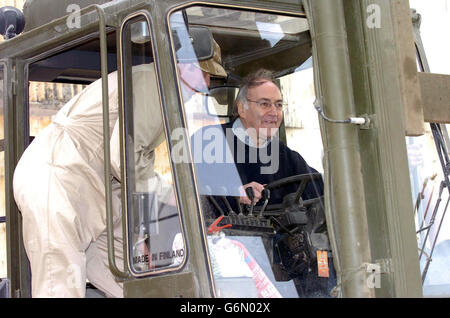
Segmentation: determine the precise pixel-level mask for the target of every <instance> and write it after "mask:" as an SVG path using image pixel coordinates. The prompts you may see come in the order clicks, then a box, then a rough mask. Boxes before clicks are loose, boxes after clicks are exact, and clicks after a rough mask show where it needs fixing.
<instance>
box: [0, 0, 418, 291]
mask: <svg viewBox="0 0 450 318" xmlns="http://www.w3.org/2000/svg"><path fill="white" fill-rule="evenodd" d="M42 2H43V1H40V2H38V1H28V2H27V6H25V8H24V9H26V10H24V11H25V12H24V13H25V21H26V24H25V25H26V26H25V31H24V33H23V34H20V35H16V36H15V37H13V38H11V39H10V40H8V41H6V42H4V43H2V44H0V66H1V67H2V70H3V76H4V77H3V78H4V79H5V80H4V92H8V94H4V97H3V100H4V104H5V108H4V109H5V132H6V134H5V140H7V141H9V142H7V143H5V155H6V159H5V162H6V167H5V171H8V174H7V175H6V184H5V186H6V194H7V195H6V200H7V215H6V216H7V220H8V223H7V226H8V227H9V230H8V241H9V243H8V244H9V245H8V246H10V247H11V248H9V250H8V259H9V265H8V277H10V278H11V281H10V290H11V294H10V295H11V296H14V297H28V296H32V294H31V288H30V271H29V268H28V264H27V258H26V253H25V250H24V247H23V243H22V235H21V217H20V211H18V209H17V206H16V205H15V202H14V196H13V188H12V177H13V172H14V168H15V166H16V165H17V162H18V161H19V160H20V157H21V155H22V153H23V152H24V151H25V150H26V148H27V146H28V145H29V144H30V140H31V139H30V137H32V136H31V135H33V134H32V133H30V131H31V130H32V127H31V122H32V117H33V113H32V112H31V102H30V94H31V92H30V90H29V87H31V86H30V83H32V82H45V83H55V84H56V83H64V84H71V85H75V84H76V85H84V86H83V88H84V87H85V85H92V83H95V82H97V84H99V83H101V85H99V86H102V92H103V98H102V108H103V127H102V131H103V136H104V149H105V152H104V175H105V180H110V179H111V175H112V176H113V177H114V179H115V180H116V181H120V183H119V184H120V190H121V192H120V197H121V211H122V212H121V214H120V218H121V223H122V233H123V236H122V237H115V236H114V231H113V216H114V215H115V213H116V212H117V207H114V206H112V204H111V200H112V199H111V196H112V192H113V190H112V189H111V182H105V200H106V207H107V208H106V211H105V214H106V220H107V227H106V228H105V232H106V233H107V236H108V263H109V269H110V271H111V273H112V274H113V275H114V277H115V279H116V280H117V281H119V282H121V283H123V293H124V296H125V297H239V298H242V297H246V298H248V297H289V298H292V297H332V296H336V295H337V296H342V295H344V296H345V297H374V296H380V297H400V296H403V297H404V296H410V295H412V296H420V295H421V284H420V273H419V266H418V260H417V242H416V240H415V233H414V220H413V217H411V216H410V215H409V214H408V213H410V210H409V208H410V205H411V202H412V200H411V198H410V197H408V195H407V194H402V196H401V197H397V196H396V195H394V194H393V193H391V191H390V190H392V189H393V188H395V187H397V188H398V187H406V188H407V187H409V186H410V183H409V180H408V178H407V177H405V175H407V174H404V172H405V169H406V170H407V165H405V164H404V162H407V160H406V161H405V159H406V148H405V144H404V136H405V131H407V133H410V132H408V129H410V126H409V124H410V123H411V122H413V121H415V120H416V119H414V118H410V117H414V116H410V117H408V119H407V120H404V116H405V114H404V113H403V111H404V109H406V106H405V105H406V104H407V102H408V101H409V100H412V98H410V99H408V98H409V97H408V98H405V95H402V94H404V92H405V89H404V86H402V85H405V82H406V83H407V84H408V85H410V86H408V88H411V87H412V86H413V85H416V86H414V87H415V88H419V90H420V85H419V84H418V83H417V74H416V73H414V72H416V65H413V66H414V72H411V68H410V67H411V64H408V63H402V62H403V60H401V61H400V60H397V57H398V56H401V54H397V53H398V52H400V53H405V52H407V53H405V55H407V58H410V57H411V55H412V56H414V55H415V53H414V52H412V53H411V50H409V49H405V47H406V46H407V45H406V46H401V45H400V44H399V45H398V46H397V45H392V46H390V47H383V49H381V46H380V43H384V42H383V39H384V38H387V37H389V36H391V33H389V32H391V31H392V30H391V29H389V28H385V29H382V30H375V31H373V30H372V29H371V28H370V26H369V25H368V24H365V23H361V21H362V20H364V19H362V20H361V21H360V20H358V17H359V18H361V15H367V11H365V8H362V6H361V7H360V6H358V5H356V4H355V3H356V2H345V3H344V2H342V1H334V0H333V1H291V0H289V1H288V0H286V1H278V2H273V1H249V2H245V4H243V3H242V2H239V1H232V0H230V1H207V2H192V1H181V0H180V1H178V0H176V1H157V0H146V1H138V0H136V1H129V0H116V1H79V4H77V5H76V6H75V7H73V6H70V8H71V10H69V5H72V3H73V2H74V1H58V5H56V4H54V3H53V2H52V6H53V5H55V10H54V12H55V16H52V17H47V18H46V19H41V18H40V15H42V14H41V13H42V12H41V11H40V10H39V9H38V8H41V9H42ZM44 2H45V1H44ZM75 2H76V1H75ZM381 2H382V1H381ZM38 3H39V4H38ZM399 3H401V5H400V4H399ZM399 3H397V2H396V3H395V4H386V3H385V2H383V3H382V4H380V5H379V6H380V8H381V9H383V10H385V11H383V12H391V11H392V12H394V11H395V10H397V11H395V12H396V14H398V15H400V16H401V17H403V18H405V17H410V16H409V14H410V13H409V7H408V10H407V12H406V10H404V9H405V8H404V7H401V6H402V5H404V4H405V2H402V1H401V2H399ZM400 7H401V8H400ZM74 8H75V9H74ZM400 9H401V10H400ZM402 10H403V11H402ZM67 13H69V14H67ZM355 13H357V14H355ZM387 16H388V15H387ZM389 17H391V16H390V15H389ZM393 17H394V15H392V18H393ZM393 19H394V18H393ZM358 23H361V25H363V24H364V28H365V27H367V28H369V29H364V28H362V29H363V30H364V32H366V33H364V32H363V31H361V29H359V28H356V25H358ZM346 25H347V28H346ZM409 26H410V25H409ZM352 27H355V28H354V29H355V30H357V31H358V32H356V31H355V32H353V31H352V32H350V31H349V30H350V29H351V28H352ZM397 31H398V30H396V32H397ZM375 32H378V33H375ZM394 33H395V32H394ZM400 35H401V34H400V33H399V32H397V33H395V36H397V38H396V39H400V38H402V37H401V36H400ZM403 38H405V37H403ZM367 39H370V41H369V40H367ZM406 39H410V38H409V37H406ZM411 39H412V35H411ZM404 41H406V40H404ZM394 43H396V42H395V41H394ZM215 44H216V45H217V46H218V47H219V48H220V52H221V54H220V59H221V61H220V62H221V66H222V67H223V69H224V70H225V72H226V76H223V75H222V76H217V75H214V74H212V75H210V76H209V78H207V77H205V75H204V73H202V71H201V64H202V63H203V62H205V61H208V60H210V59H211V57H214V54H215V51H214V47H215ZM401 44H402V45H403V44H404V43H403V42H402V43H401ZM408 44H410V43H408ZM364 49H366V50H364ZM393 56H394V57H396V58H394V59H393ZM402 57H403V56H402ZM407 58H405V60H407V61H409V60H410V59H407ZM373 61H376V62H377V63H375V64H373V65H372V64H370V63H372V62H373ZM393 63H394V64H395V67H392V64H393ZM361 65H369V66H370V67H369V66H368V67H367V68H361V67H360V66H361ZM185 66H186V67H187V68H186V69H187V71H186V70H185V69H184V67H185ZM141 68H148V69H151V72H152V73H153V74H155V77H152V78H150V79H149V80H145V81H137V80H136V79H135V78H134V77H133V74H134V72H135V70H139V69H141ZM261 68H263V69H267V70H270V71H271V72H272V73H273V75H274V78H275V81H276V82H277V84H278V86H279V88H280V91H281V93H282V96H283V103H284V104H286V105H285V106H284V108H283V109H282V112H283V121H282V123H281V125H280V127H279V129H278V132H277V134H276V138H277V139H279V140H280V141H281V142H282V143H283V144H285V145H287V146H288V147H289V148H290V149H292V150H294V151H296V152H298V153H299V154H300V155H301V156H302V157H303V158H304V159H305V160H306V162H307V163H308V165H309V166H311V167H313V168H314V169H315V170H314V171H312V172H311V173H308V174H302V175H292V176H290V177H289V178H283V179H280V180H273V182H271V183H269V184H266V185H265V188H266V189H267V190H268V191H267V192H265V195H264V197H263V198H262V200H261V201H260V202H259V203H258V204H256V202H252V203H251V204H250V205H247V206H245V205H242V204H239V203H237V200H238V199H239V197H243V196H248V197H249V198H250V199H252V194H251V192H245V191H244V190H243V186H244V185H245V183H246V182H244V181H243V176H242V171H239V169H238V168H237V166H236V162H235V161H234V160H230V158H231V159H232V158H233V157H232V155H233V154H231V155H230V149H232V147H229V144H228V143H227V135H226V133H225V132H224V131H222V130H220V129H213V130H212V132H211V133H209V134H207V135H205V134H203V135H202V137H203V138H201V140H200V147H198V144H197V141H198V140H196V136H197V134H196V133H197V132H198V131H201V130H202V129H204V128H205V127H211V126H212V127H216V128H218V127H221V126H220V125H222V124H225V123H232V122H233V121H234V120H235V119H236V111H235V107H236V96H237V94H238V88H239V85H240V84H241V82H242V79H243V78H244V77H245V76H246V75H248V74H250V73H252V72H254V71H257V70H259V69H261ZM185 71H186V72H185ZM114 72H115V73H114ZM112 73H114V74H116V77H115V80H116V81H117V84H114V85H117V88H118V94H117V96H116V97H114V98H115V100H114V101H113V102H114V103H116V104H117V105H118V106H117V109H116V110H115V111H116V114H115V116H117V121H115V122H110V120H109V118H108V114H110V112H111V111H112V109H111V108H110V106H111V104H112V101H111V99H110V98H107V97H108V94H107V91H108V85H110V86H111V85H112V83H109V82H108V74H112ZM404 74H409V75H408V76H410V77H411V74H413V75H414V76H416V77H414V76H413V77H414V78H415V79H416V81H414V80H411V78H410V77H409V78H408V81H405V77H404V76H403V75H404ZM414 78H413V79H414ZM388 83H389V84H388ZM411 83H412V84H411ZM208 84H209V85H208ZM102 92H99V94H101V93H102ZM150 92H153V93H152V95H151V96H150V97H149V98H144V101H142V103H141V100H140V99H138V98H136V96H137V95H136V94H143V95H144V96H145V94H149V93H150ZM417 100H418V101H419V102H420V101H421V100H420V98H419V99H414V101H417ZM393 101H395V102H398V103H394V102H393ZM149 103H150V104H151V107H150V106H144V107H142V105H149ZM393 104H395V106H392V105H393ZM399 105H400V106H399ZM253 106H254V105H253ZM253 106H252V107H253ZM401 106H404V108H402V107H401ZM58 110H59V108H58V107H56V108H55V109H53V113H52V115H53V114H55V113H56V112H57V111H58ZM46 111H47V110H46ZM406 113H408V112H406ZM420 120H421V121H420ZM394 122H395V124H393V123H394ZM419 122H420V123H422V124H423V117H422V118H421V119H420V118H419ZM405 125H407V126H408V127H407V128H406V129H405ZM158 127H161V128H160V130H159V133H158V134H157V136H155V135H153V136H152V138H147V137H148V136H149V135H148V134H149V133H154V131H155V130H156V129H157V128H158ZM419 133H420V129H419ZM113 137H114V138H116V139H115V140H116V142H117V143H116V144H115V146H117V147H115V148H114V147H113V146H112V144H110V140H111V139H112V138H113ZM149 140H151V142H150V141H149ZM217 142H219V143H220V144H221V147H216V144H217ZM194 146H195V147H194ZM144 153H145V154H151V156H150V158H151V159H150V160H148V161H147V162H146V164H144V165H142V158H143V157H142V156H143V154H144ZM205 162H206V163H207V164H208V169H203V168H202V166H201V165H200V164H199V163H205ZM402 162H403V163H402ZM273 163H274V162H273ZM277 165H278V166H279V165H289V163H288V162H283V161H279V162H277ZM381 171H382V172H383V173H381ZM319 181H320V182H323V183H324V187H323V190H322V191H318V192H317V195H315V196H313V197H305V196H304V195H303V192H304V190H305V188H307V187H309V185H310V184H316V183H317V182H319ZM285 186H287V187H289V188H290V189H293V190H292V191H290V193H289V194H288V195H286V196H285V197H284V198H283V199H282V200H281V201H280V202H276V203H275V204H270V192H271V191H275V189H278V188H280V187H285ZM406 192H408V191H406ZM231 203H232V204H231ZM386 233H387V235H386ZM12 264H16V265H15V266H12ZM372 265H374V266H375V267H374V266H372ZM373 268H378V269H380V268H382V274H383V275H382V276H381V278H380V279H381V284H380V285H376V288H375V287H374V284H371V282H372V279H373V278H374V277H375V276H374V273H373V271H372V269H373ZM399 273H401V274H399ZM378 274H380V272H377V275H378ZM31 275H32V273H31ZM396 275H397V276H396ZM418 277H419V279H418ZM378 278H379V277H378V276H377V279H378ZM380 286H381V287H380Z"/></svg>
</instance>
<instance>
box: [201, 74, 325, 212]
mask: <svg viewBox="0 0 450 318" xmlns="http://www.w3.org/2000/svg"><path fill="white" fill-rule="evenodd" d="M235 106H236V107H235V109H234V112H233V119H232V120H231V121H230V122H229V123H226V124H223V125H221V126H220V127H221V128H222V129H223V132H224V134H225V135H226V139H227V142H224V139H223V138H222V137H220V138H217V136H215V138H214V141H213V142H214V143H215V145H214V147H215V148H216V153H217V152H221V151H222V147H223V149H224V150H223V153H224V154H225V153H226V152H227V151H228V150H227V149H225V148H227V146H228V147H229V150H230V151H231V153H232V157H233V162H230V160H228V157H227V156H225V155H224V158H225V157H227V158H225V161H223V162H221V163H217V162H212V160H210V161H209V162H205V161H208V160H205V151H204V154H203V159H204V160H203V161H202V162H200V163H199V162H197V163H196V171H197V176H198V180H199V182H200V186H201V187H202V186H203V188H208V186H210V185H211V184H213V186H211V188H213V190H212V193H211V194H212V195H217V194H218V193H217V190H216V191H215V190H214V188H217V184H224V185H225V188H226V189H225V190H224V192H227V193H223V194H221V195H226V196H235V195H234V194H230V192H233V189H231V188H233V187H234V186H235V182H234V183H233V185H232V186H230V182H228V183H229V184H228V185H227V184H226V183H227V179H226V178H228V179H231V177H230V175H232V173H231V172H233V170H237V172H238V174H239V177H240V179H241V184H242V185H243V186H242V187H241V189H240V190H241V191H240V197H239V202H240V203H241V204H245V205H250V204H251V199H250V198H249V197H248V196H247V195H246V194H245V191H244V190H245V189H246V188H248V187H252V188H253V193H254V204H255V205H256V204H258V201H260V202H259V204H263V202H262V201H264V200H261V198H262V192H263V190H264V186H265V185H266V184H269V183H271V182H273V181H276V180H279V179H282V178H286V177H290V176H294V175H299V174H307V173H317V171H316V170H315V169H314V168H312V167H310V166H309V165H308V164H307V163H306V161H305V160H304V159H303V158H302V156H301V155H300V154H298V153H297V152H295V151H293V150H291V149H290V148H289V147H287V146H286V145H285V144H284V143H283V142H282V141H280V140H279V138H278V129H279V127H280V124H281V122H282V120H283V108H284V107H285V102H283V96H282V94H281V90H280V88H279V87H278V84H277V83H276V81H275V78H274V76H273V74H272V72H270V71H267V70H264V69H260V70H258V71H256V72H254V73H251V74H249V75H248V76H246V77H245V78H244V79H243V81H242V85H241V87H240V90H239V93H238V95H237V98H236V104H235ZM218 129H219V128H218V126H217V125H214V126H206V127H203V128H202V129H200V130H199V131H197V132H196V133H195V134H194V136H193V137H192V140H193V141H192V145H193V148H195V147H196V146H198V145H199V143H196V140H199V138H198V136H195V135H198V134H201V135H202V136H203V139H202V140H203V145H202V146H203V148H204V149H205V147H204V143H205V141H207V140H208V139H209V137H210V136H211V135H214V134H213V133H208V130H209V132H211V131H213V130H216V131H217V130H218ZM216 135H217V134H216ZM211 139H212V138H211ZM222 144H225V145H222ZM207 147H208V148H211V147H210V146H209V145H208V146H207ZM217 149H219V150H217ZM194 150H195V149H194ZM194 152H195V151H194ZM214 185H216V186H215V187H214ZM227 187H228V188H227ZM297 187H298V184H295V183H291V184H288V185H286V186H283V187H280V188H276V189H272V190H271V193H270V199H269V202H268V203H269V204H278V203H282V202H283V197H284V196H285V195H287V194H290V193H294V192H296V190H297ZM322 194H323V182H322V180H317V181H315V182H309V184H308V185H307V187H306V189H305V191H304V192H303V195H302V198H303V200H307V199H311V198H315V197H318V196H321V195H322ZM228 201H230V202H229V203H230V205H231V207H232V208H233V210H234V211H235V212H236V211H237V210H238V206H237V204H236V202H235V200H228ZM219 204H220V205H221V206H222V204H221V201H220V200H219ZM224 208H225V209H227V208H226V207H224Z"/></svg>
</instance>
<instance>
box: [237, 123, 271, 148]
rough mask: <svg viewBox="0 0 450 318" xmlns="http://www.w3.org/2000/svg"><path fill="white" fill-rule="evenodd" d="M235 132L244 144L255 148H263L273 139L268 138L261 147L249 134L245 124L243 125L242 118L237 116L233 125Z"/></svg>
mask: <svg viewBox="0 0 450 318" xmlns="http://www.w3.org/2000/svg"><path fill="white" fill-rule="evenodd" d="M232 130H233V133H234V134H235V135H236V136H237V137H238V138H239V140H240V141H242V142H243V143H244V144H246V145H248V146H250V147H254V148H263V147H265V146H267V144H268V143H269V142H270V141H271V140H272V138H268V139H267V140H266V141H265V142H264V143H263V144H262V145H260V146H259V147H258V146H257V145H256V143H255V142H254V141H253V139H252V138H250V136H249V135H248V134H247V131H246V130H245V128H244V126H243V125H242V122H241V119H240V118H237V119H236V120H235V121H234V123H233V127H232Z"/></svg>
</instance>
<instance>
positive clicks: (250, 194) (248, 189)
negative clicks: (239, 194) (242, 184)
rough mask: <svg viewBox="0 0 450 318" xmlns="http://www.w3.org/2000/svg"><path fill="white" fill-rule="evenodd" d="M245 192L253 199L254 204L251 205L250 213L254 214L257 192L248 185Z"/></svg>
mask: <svg viewBox="0 0 450 318" xmlns="http://www.w3.org/2000/svg"><path fill="white" fill-rule="evenodd" d="M245 193H247V196H248V197H249V199H250V200H252V205H251V206H250V212H249V215H252V214H253V207H254V206H255V192H254V191H253V187H248V188H246V189H245Z"/></svg>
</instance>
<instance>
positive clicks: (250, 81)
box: [170, 6, 335, 297]
mask: <svg viewBox="0 0 450 318" xmlns="http://www.w3.org/2000/svg"><path fill="white" fill-rule="evenodd" d="M194 26H195V27H198V26H202V27H207V28H208V29H209V30H210V32H211V34H212V37H213V39H212V46H213V48H214V54H213V57H212V58H210V59H207V60H199V61H197V60H195V59H194V60H191V61H189V58H188V56H189V57H192V56H193V55H194V54H193V46H195V44H196V43H193V42H194V40H193V37H192V36H190V28H193V27H194ZM170 28H171V30H172V33H173V34H177V36H179V37H183V36H184V37H187V38H190V39H191V41H185V40H184V41H183V40H182V39H176V41H177V42H176V43H183V45H185V46H187V47H181V48H180V47H177V46H176V45H175V44H173V47H174V49H175V51H176V54H177V59H178V61H179V62H178V64H177V75H178V85H179V90H180V95H181V98H182V102H183V109H184V117H185V121H186V130H187V132H186V134H185V135H187V136H189V138H188V139H189V140H188V144H189V145H190V149H189V150H188V151H182V150H181V149H178V148H181V147H182V146H181V145H184V144H185V143H182V142H180V138H182V136H185V135H184V133H183V132H179V133H177V132H172V139H173V144H174V147H173V153H172V154H173V155H174V156H173V158H172V159H173V160H191V162H192V163H193V166H194V171H195V177H196V184H197V192H198V194H199V200H200V203H201V213H202V218H203V220H204V226H205V229H206V231H207V233H208V236H207V242H208V248H209V251H208V252H209V257H210V259H209V260H210V263H211V267H212V270H213V274H214V284H215V290H216V295H217V296H219V297H330V293H331V290H332V288H333V287H334V286H335V273H334V268H333V259H332V258H333V256H332V252H331V249H330V246H329V241H328V234H327V227H326V224H325V216H324V206H323V181H322V175H321V173H322V172H323V167H322V142H321V136H320V129H319V124H318V118H317V113H316V112H315V110H314V107H313V101H314V99H315V98H314V87H313V75H312V74H313V73H312V63H311V39H310V34H309V30H308V22H307V20H306V19H305V18H303V17H299V16H288V15H277V14H264V13H255V12H247V11H243V10H242V11H241V10H235V9H232V10H231V9H221V8H211V7H202V6H195V7H189V8H187V9H185V11H184V12H183V11H175V12H174V13H172V14H171V16H170ZM191 46H192V47H191ZM180 52H183V53H182V54H186V58H183V57H182V56H180ZM188 52H190V53H188ZM180 61H183V62H180Z"/></svg>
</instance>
